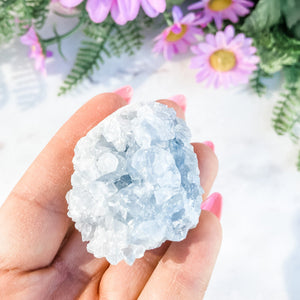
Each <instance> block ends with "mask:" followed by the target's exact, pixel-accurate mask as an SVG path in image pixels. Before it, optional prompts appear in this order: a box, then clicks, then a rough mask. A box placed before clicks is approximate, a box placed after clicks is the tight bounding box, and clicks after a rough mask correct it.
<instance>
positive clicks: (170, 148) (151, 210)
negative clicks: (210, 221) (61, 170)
mask: <svg viewBox="0 0 300 300" xmlns="http://www.w3.org/2000/svg"><path fill="white" fill-rule="evenodd" d="M190 138H191V134H190V130H189V129H188V127H187V126H186V124H185V121H184V120H182V119H179V118H178V117H176V113H175V111H174V110H173V109H171V108H168V107H167V106H166V105H163V104H160V103H156V102H154V103H149V104H134V105H128V106H125V107H123V108H121V109H119V110H117V111H116V112H114V113H113V114H111V115H110V116H109V117H107V118H106V119H105V120H103V121H102V122H101V123H99V124H98V125H97V126H96V127H94V128H93V129H92V130H91V131H89V132H88V134H87V135H86V136H85V137H83V138H81V139H80V140H79V142H78V143H77V145H76V147H75V156H74V159H73V164H74V170H75V171H74V174H73V175H72V179H71V182H72V187H73V188H72V189H71V190H70V191H69V192H68V194H67V202H68V206H69V212H68V215H69V217H71V218H72V220H73V221H74V222H75V227H76V228H77V229H78V230H79V231H80V232H81V234H82V239H83V241H88V242H89V243H88V245H87V250H88V251H89V252H91V253H93V254H94V256H96V257H99V258H100V257H105V258H106V259H107V260H108V261H109V262H110V263H111V264H117V263H118V262H120V261H121V260H125V261H126V262H127V263H128V264H132V263H133V262H134V260H135V259H136V258H140V257H142V256H143V255H144V252H145V250H148V249H153V248H156V247H159V246H160V245H161V244H162V243H163V242H164V241H166V240H171V241H181V240H183V239H184V238H185V237H186V235H187V232H188V230H189V229H191V228H194V227H195V226H196V225H197V223H198V220H199V215H200V211H201V209H200V205H201V201H202V193H203V190H202V188H201V186H200V183H199V169H198V163H197V158H196V155H195V153H194V151H193V147H192V146H191V145H190Z"/></svg>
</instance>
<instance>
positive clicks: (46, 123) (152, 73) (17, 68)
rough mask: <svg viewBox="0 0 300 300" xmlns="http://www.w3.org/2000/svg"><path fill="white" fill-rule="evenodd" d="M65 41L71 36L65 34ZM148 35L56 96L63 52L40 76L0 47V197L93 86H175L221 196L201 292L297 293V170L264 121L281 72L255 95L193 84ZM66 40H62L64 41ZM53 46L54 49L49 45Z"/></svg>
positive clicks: (284, 142) (167, 90) (159, 89)
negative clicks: (207, 148) (218, 237)
mask: <svg viewBox="0 0 300 300" xmlns="http://www.w3.org/2000/svg"><path fill="white" fill-rule="evenodd" d="M68 43H69V44H72V45H73V46H72V47H73V48H74V47H75V46H76V45H78V36H77V35H75V36H74V37H72V38H70V39H69V40H68ZM150 44H151V41H150V40H149V41H148V43H147V45H146V46H145V47H144V48H143V50H142V51H140V52H139V53H138V54H137V55H136V56H135V57H134V58H128V57H123V58H121V59H113V60H110V61H108V62H107V64H106V65H105V66H103V68H102V71H101V72H100V73H97V74H96V75H95V76H94V77H93V79H94V83H93V84H91V83H87V82H86V83H85V84H84V85H83V86H82V87H81V88H80V89H77V90H76V91H75V92H73V93H72V94H70V95H68V96H66V97H61V98H58V97H57V96H56V93H57V89H58V86H59V83H60V82H61V80H62V78H63V77H64V76H65V75H66V74H67V72H68V70H69V69H70V66H71V62H72V59H73V58H74V56H75V52H74V51H73V50H72V49H71V48H72V47H66V48H67V49H66V52H65V53H66V55H67V57H68V61H67V62H64V61H63V60H62V59H61V58H60V57H59V56H57V53H56V51H55V55H56V57H55V58H53V59H51V60H50V61H49V62H48V65H47V67H48V73H49V75H48V77H47V78H46V79H45V78H42V77H40V76H39V75H38V74H36V73H35V72H34V70H33V68H32V62H31V61H29V60H27V58H26V57H25V56H26V54H27V49H26V47H25V46H22V45H18V44H17V43H16V44H13V45H11V46H10V47H7V49H2V50H1V55H0V65H1V66H0V204H1V203H3V201H4V200H5V198H6V196H7V195H8V193H9V191H10V190H11V189H12V188H13V186H14V185H15V184H16V182H17V181H18V179H19V178H20V177H21V175H22V174H23V173H24V171H25V170H26V169H27V167H28V166H29V165H30V163H31V162H32V161H33V159H34V158H35V157H36V155H37V154H38V153H39V152H40V151H41V149H42V148H43V147H44V146H45V145H46V143H47V141H48V140H49V139H50V138H51V136H53V135H54V133H55V132H56V131H57V129H58V128H59V127H60V126H61V125H62V124H63V123H64V122H65V121H66V120H67V119H68V118H69V117H70V116H71V114H72V113H73V112H75V110H76V109H77V108H78V107H80V106H81V105H82V104H83V103H85V102H86V101H87V100H88V99H89V98H90V97H92V96H94V95H96V94H97V93H101V92H106V91H113V90H114V89H116V88H118V87H120V86H122V85H126V84H130V85H132V86H133V87H134V89H135V94H134V98H133V100H132V101H133V102H135V101H150V100H155V99H159V98H165V97H168V96H171V95H174V94H184V95H186V97H187V99H188V105H187V112H186V115H187V121H188V123H189V125H190V127H191V129H192V133H193V138H194V140H195V141H205V140H212V141H213V142H214V143H215V146H216V153H217V155H218V157H219V160H220V170H219V175H218V178H217V180H216V182H215V185H214V187H213V191H218V192H220V193H222V194H223V197H224V211H223V218H222V224H223V228H224V240H223V245H222V249H221V252H220V255H219V258H218V262H217V265H216V268H215V271H214V274H213V277H212V280H211V283H210V286H209V289H208V291H207V295H206V299H210V300H215V299H230V300H235V299H238V300H241V299H243V300H253V299H280V300H283V299H293V300H294V299H295V300H296V299H299V293H300V279H299V278H300V189H299V186H300V173H299V172H297V171H296V168H295V160H296V154H297V153H296V150H295V149H294V147H293V145H292V143H291V142H290V141H289V140H288V139H287V138H282V137H278V136H277V135H276V134H275V133H274V131H273V129H272V127H271V112H272V107H273V104H274V100H275V99H276V98H277V94H278V90H277V88H276V87H277V86H278V83H279V81H280V78H279V77H277V78H276V79H274V80H272V81H270V82H269V83H268V84H269V86H270V87H271V89H273V92H270V93H268V95H267V96H266V97H264V98H263V99H259V98H258V97H256V96H255V95H254V94H253V93H252V92H251V90H249V89H248V87H246V86H241V87H238V88H235V89H232V90H228V91H224V90H219V91H215V90H213V89H205V88H204V87H203V86H201V85H198V84H196V83H195V80H194V75H195V71H194V70H191V69H189V68H188V65H189V59H188V57H182V58H180V59H177V60H176V62H173V63H170V62H165V61H164V60H163V59H162V58H160V57H158V58H157V57H154V56H152V55H151V53H150V50H149V47H150ZM65 46H66V43H65ZM53 49H54V50H55V48H53Z"/></svg>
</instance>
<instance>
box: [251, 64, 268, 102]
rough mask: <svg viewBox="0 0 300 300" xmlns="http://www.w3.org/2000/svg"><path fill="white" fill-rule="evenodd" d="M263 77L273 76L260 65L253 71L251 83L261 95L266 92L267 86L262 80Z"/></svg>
mask: <svg viewBox="0 0 300 300" xmlns="http://www.w3.org/2000/svg"><path fill="white" fill-rule="evenodd" d="M263 77H271V76H270V74H268V73H266V72H264V71H263V70H262V69H261V68H260V67H258V69H257V70H255V71H254V72H253V76H252V78H251V79H250V85H251V87H252V89H253V90H254V91H255V92H256V94H257V95H258V96H259V97H262V96H263V95H264V94H265V93H266V86H265V85H264V84H263V83H262V81H261V80H262V78H263Z"/></svg>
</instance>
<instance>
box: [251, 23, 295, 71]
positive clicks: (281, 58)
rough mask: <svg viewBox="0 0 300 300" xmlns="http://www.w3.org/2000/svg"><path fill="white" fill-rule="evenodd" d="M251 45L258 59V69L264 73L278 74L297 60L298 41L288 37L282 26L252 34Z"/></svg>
mask: <svg viewBox="0 0 300 300" xmlns="http://www.w3.org/2000/svg"><path fill="white" fill-rule="evenodd" d="M253 43H254V46H255V47H256V48H257V54H258V55H259V57H260V67H261V69H262V70H263V71H264V72H266V73H269V74H272V73H275V72H278V71H280V70H281V69H282V68H283V67H284V66H286V65H293V64H295V63H296V62H297V61H298V60H299V57H300V41H299V40H297V39H294V38H292V37H290V36H288V35H287V34H286V32H285V31H284V28H282V26H275V27H273V28H272V29H271V30H265V31H261V32H256V33H254V34H253Z"/></svg>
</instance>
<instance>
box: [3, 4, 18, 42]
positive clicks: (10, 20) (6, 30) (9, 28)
mask: <svg viewBox="0 0 300 300" xmlns="http://www.w3.org/2000/svg"><path fill="white" fill-rule="evenodd" d="M14 31H15V22H14V17H13V16H12V15H11V14H10V13H8V12H7V11H6V10H5V9H2V8H0V44H1V43H2V42H7V41H9V40H10V39H12V37H13V36H14Z"/></svg>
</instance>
